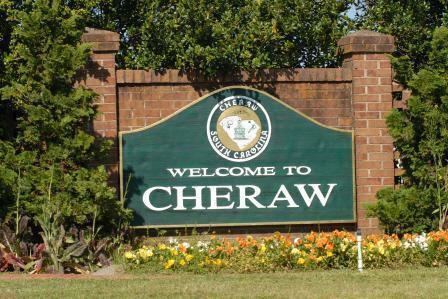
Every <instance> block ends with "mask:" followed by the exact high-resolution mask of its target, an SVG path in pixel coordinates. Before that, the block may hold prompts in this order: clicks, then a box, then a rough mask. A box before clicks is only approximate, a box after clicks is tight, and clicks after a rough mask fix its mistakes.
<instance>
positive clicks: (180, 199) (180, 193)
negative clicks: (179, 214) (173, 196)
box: [173, 186, 205, 211]
mask: <svg viewBox="0 0 448 299" xmlns="http://www.w3.org/2000/svg"><path fill="white" fill-rule="evenodd" d="M185 188H186V187H184V186H180V187H173V189H176V191H177V206H176V207H175V208H174V209H173V210H175V211H185V210H186V208H185V206H184V200H187V199H191V200H194V201H196V204H195V206H194V208H193V209H192V210H205V208H204V207H203V206H202V189H204V188H205V186H193V189H194V191H195V195H193V196H185V195H184V190H185Z"/></svg>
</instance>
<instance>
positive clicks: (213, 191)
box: [208, 186, 235, 210]
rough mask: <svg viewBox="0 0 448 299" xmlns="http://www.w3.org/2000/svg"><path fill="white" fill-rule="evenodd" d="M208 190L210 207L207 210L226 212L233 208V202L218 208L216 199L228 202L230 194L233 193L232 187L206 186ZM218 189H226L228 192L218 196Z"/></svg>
mask: <svg viewBox="0 0 448 299" xmlns="http://www.w3.org/2000/svg"><path fill="white" fill-rule="evenodd" d="M208 188H209V189H210V207H209V208H208V209H210V210H226V209H232V208H233V205H234V204H235V203H234V202H232V203H231V204H230V205H227V206H218V199H225V200H227V201H230V192H232V191H233V188H232V186H208ZM218 189H227V190H229V191H230V192H227V193H225V194H218Z"/></svg>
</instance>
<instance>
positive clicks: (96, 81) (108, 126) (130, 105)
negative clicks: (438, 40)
mask: <svg viewBox="0 0 448 299" xmlns="http://www.w3.org/2000/svg"><path fill="white" fill-rule="evenodd" d="M83 41H85V42H89V43H91V44H92V45H93V52H94V53H93V55H92V61H91V63H90V64H89V66H88V67H87V70H86V72H85V73H84V74H83V76H82V80H81V83H82V84H84V85H86V86H87V87H89V88H92V89H93V90H94V91H95V92H97V93H98V94H99V98H98V109H99V111H100V115H99V116H98V118H97V120H96V121H95V122H94V123H93V129H94V130H95V132H97V133H98V134H99V135H101V136H104V137H108V138H112V139H113V140H116V138H117V135H118V131H128V130H134V129H137V128H141V127H144V126H147V125H150V124H153V123H155V122H157V121H159V120H161V119H162V118H164V117H166V116H169V115H170V114H172V113H173V112H175V111H177V110H178V109H180V108H182V107H184V106H185V105H187V104H189V103H191V102H192V101H194V100H196V99H197V98H199V97H200V96H203V95H205V94H207V93H209V92H211V91H213V90H216V89H218V88H221V87H224V86H231V85H245V86H251V87H254V88H257V89H260V90H264V91H266V92H268V93H270V94H272V95H274V96H276V97H277V98H279V99H281V100H283V101H284V102H286V103H287V104H289V105H290V106H292V107H294V108H296V109H298V110H300V111H301V112H303V113H305V114H306V115H308V116H310V117H312V118H314V119H315V120H317V121H319V122H321V123H323V124H325V125H328V126H333V127H336V128H343V129H354V131H355V144H356V192H357V216H358V223H357V226H358V228H360V229H362V230H363V231H364V232H375V231H378V221H377V219H373V218H367V217H366V208H365V205H366V204H368V203H372V202H374V201H375V200H376V198H375V194H376V192H377V191H378V190H379V189H381V188H384V187H386V186H393V185H394V174H395V171H394V163H393V159H394V155H393V144H392V138H391V137H390V136H389V135H388V133H387V128H386V123H385V117H386V115H387V113H388V112H389V111H390V110H391V109H392V107H393V106H395V107H398V106H397V105H403V103H402V102H401V103H399V102H398V101H393V92H401V89H400V88H401V87H400V86H399V85H397V84H395V83H394V84H393V82H392V68H391V64H390V61H389V59H388V57H387V54H388V53H391V52H392V51H393V50H394V38H393V37H392V36H389V35H383V34H379V33H375V32H370V31H359V32H355V33H353V34H350V35H348V36H346V37H344V38H342V39H341V40H340V41H339V46H340V48H341V51H343V54H344V64H343V67H342V68H334V69H330V68H327V69H293V70H269V71H266V72H263V73H261V74H257V75H253V74H250V73H245V72H242V73H240V74H236V75H232V76H221V77H218V78H215V79H214V80H207V79H205V78H202V77H201V76H197V75H194V74H181V73H180V72H179V71H177V70H167V71H166V72H165V73H163V74H158V73H156V72H154V71H143V70H115V54H116V52H117V51H118V47H119V36H118V34H116V33H113V32H108V31H103V30H95V29H88V30H87V33H86V34H85V35H84V37H83ZM117 96H118V97H117ZM405 96H408V95H406V94H405V93H403V97H405ZM112 159H113V161H111V162H110V163H109V167H110V169H111V171H116V169H117V168H116V166H117V164H118V159H117V152H116V151H115V152H114V154H113V157H112ZM115 182H116V180H114V183H115ZM117 186H118V185H117ZM335 227H337V226H332V228H335Z"/></svg>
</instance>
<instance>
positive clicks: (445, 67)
mask: <svg viewBox="0 0 448 299" xmlns="http://www.w3.org/2000/svg"><path fill="white" fill-rule="evenodd" d="M430 47H431V48H430V51H429V52H428V53H427V55H428V63H427V64H426V65H424V66H423V67H422V68H421V69H420V70H419V71H418V72H416V73H413V72H412V71H411V68H409V67H405V68H404V69H405V70H407V72H408V73H407V75H406V76H404V78H410V79H409V81H407V82H405V83H406V85H407V86H408V87H409V89H410V90H411V92H412V96H411V97H410V99H409V100H408V101H407V106H408V108H407V109H405V110H397V109H395V110H393V111H392V113H391V114H390V115H389V116H388V118H387V125H388V128H389V132H390V134H391V136H392V137H393V138H394V143H395V146H396V148H397V150H398V151H399V152H400V157H401V160H402V164H403V167H404V169H405V186H404V188H416V189H417V190H418V191H419V192H420V193H419V194H420V200H421V201H422V202H423V201H425V202H428V203H432V204H430V205H429V206H430V207H433V211H432V212H433V213H434V214H435V215H436V218H437V219H438V221H437V226H438V227H439V228H440V229H441V228H442V227H443V226H444V224H445V223H446V221H447V215H448V28H447V27H440V28H437V29H436V30H435V31H434V34H433V37H432V40H431V43H430ZM403 61H406V60H402V62H403ZM404 192H407V191H403V190H399V191H397V194H402V193H404ZM390 196H392V197H393V196H399V195H394V194H390ZM407 198H408V199H409V196H408V197H407ZM428 198H429V199H430V200H429V201H428ZM379 199H380V203H379V205H383V203H382V202H381V201H382V199H384V200H386V201H387V200H391V199H390V198H389V199H388V198H387V196H382V197H381V196H380V198H379ZM403 200H406V199H403ZM411 202H412V201H411ZM407 204H410V203H407ZM377 211H378V209H377ZM410 212H411V213H412V210H410ZM413 213H420V211H419V210H418V209H417V207H416V209H415V210H414V211H413Z"/></svg>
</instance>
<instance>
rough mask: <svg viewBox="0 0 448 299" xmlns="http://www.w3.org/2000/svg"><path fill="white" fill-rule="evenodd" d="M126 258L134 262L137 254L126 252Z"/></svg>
mask: <svg viewBox="0 0 448 299" xmlns="http://www.w3.org/2000/svg"><path fill="white" fill-rule="evenodd" d="M124 257H125V258H127V259H128V260H132V259H135V258H136V256H135V254H134V253H133V252H131V251H126V252H125V253H124Z"/></svg>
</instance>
